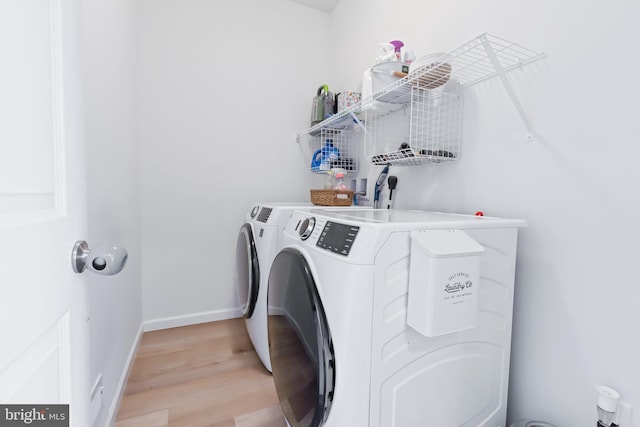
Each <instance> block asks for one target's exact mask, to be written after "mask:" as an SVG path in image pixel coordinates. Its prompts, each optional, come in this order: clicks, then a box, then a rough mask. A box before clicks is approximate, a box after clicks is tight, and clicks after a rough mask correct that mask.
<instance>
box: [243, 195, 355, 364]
mask: <svg viewBox="0 0 640 427" xmlns="http://www.w3.org/2000/svg"><path fill="white" fill-rule="evenodd" d="M313 206H314V205H312V204H311V203H309V202H255V203H252V204H251V206H250V208H249V212H248V213H247V215H246V217H245V223H244V224H243V225H242V227H241V228H240V231H239V233H238V242H237V246H236V289H237V295H238V302H239V304H240V308H241V311H242V315H243V316H244V318H245V323H246V325H247V330H248V332H249V337H250V338H251V342H252V344H253V346H254V348H255V350H256V353H258V356H259V357H260V360H261V361H262V363H263V364H264V366H265V368H267V370H269V372H271V361H270V360H269V341H268V334H267V292H266V290H267V283H268V279H269V269H270V267H271V263H272V262H273V259H274V258H275V256H276V255H277V254H278V250H279V249H280V247H281V246H282V232H283V230H284V228H285V226H286V225H287V222H288V221H289V217H290V216H291V213H292V212H293V211H294V210H296V209H305V208H308V209H310V208H312V207H313ZM326 209H328V210H334V209H346V208H345V207H327V208H326ZM351 209H358V208H357V207H351Z"/></svg>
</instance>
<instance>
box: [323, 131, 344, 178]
mask: <svg viewBox="0 0 640 427" xmlns="http://www.w3.org/2000/svg"><path fill="white" fill-rule="evenodd" d="M339 157H340V150H338V149H337V148H336V147H335V146H334V145H333V139H327V140H326V141H325V143H324V146H323V147H322V148H321V149H320V170H323V171H328V170H331V163H332V162H333V161H335V160H337V159H338V158H339Z"/></svg>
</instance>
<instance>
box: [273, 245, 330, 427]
mask: <svg viewBox="0 0 640 427" xmlns="http://www.w3.org/2000/svg"><path fill="white" fill-rule="evenodd" d="M269 292H270V293H269V299H270V303H269V305H270V307H269V317H268V326H269V347H270V349H269V351H270V355H271V367H272V369H273V380H274V382H275V386H276V391H277V393H278V398H279V399H280V405H281V406H282V410H283V412H284V414H285V416H286V417H287V420H288V422H289V424H290V425H291V426H293V427H317V426H321V425H322V424H323V422H324V421H325V420H326V418H327V415H328V414H329V410H330V408H331V401H332V398H333V391H334V380H335V362H334V354H333V344H332V342H331V335H330V333H329V327H328V324H327V320H326V317H325V312H324V309H323V307H322V301H321V300H320V297H319V295H318V291H317V289H316V284H315V281H314V279H313V274H312V273H311V270H310V269H309V265H308V263H307V261H306V260H305V258H304V256H303V255H302V254H301V253H300V252H298V251H296V250H295V249H291V248H286V249H283V250H282V251H281V252H280V253H279V254H278V255H277V256H276V258H275V260H274V261H273V264H272V265H271V272H270V274H269ZM273 292H277V293H278V294H280V295H274V293H273ZM276 300H277V301H281V303H280V304H281V305H282V306H281V307H272V306H271V301H276Z"/></svg>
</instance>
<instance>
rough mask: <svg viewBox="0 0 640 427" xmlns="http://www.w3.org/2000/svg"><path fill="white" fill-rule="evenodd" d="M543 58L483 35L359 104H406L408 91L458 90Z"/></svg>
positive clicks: (534, 52) (542, 54) (524, 49)
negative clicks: (450, 86)
mask: <svg viewBox="0 0 640 427" xmlns="http://www.w3.org/2000/svg"><path fill="white" fill-rule="evenodd" d="M543 57H544V53H541V52H536V51H534V50H531V49H528V48H526V47H523V46H521V45H519V44H517V43H513V42H510V41H508V40H505V39H502V38H500V37H496V36H493V35H491V34H488V33H484V34H482V35H480V36H478V37H476V38H475V39H473V40H471V41H469V42H467V43H465V44H464V45H463V46H460V47H459V48H457V49H455V50H452V51H451V52H449V53H445V54H442V55H441V56H440V57H435V58H433V60H432V61H431V62H430V63H428V64H425V65H423V66H421V67H420V68H417V69H416V70H415V71H412V72H411V73H410V74H409V75H408V76H406V77H404V78H402V79H399V80H397V81H396V82H394V83H392V84H390V85H389V86H387V87H385V88H384V89H382V90H381V91H379V92H377V93H374V94H373V95H372V96H371V97H370V98H368V99H365V100H363V101H362V103H363V104H366V103H367V102H370V101H374V100H377V101H384V102H391V103H407V102H410V101H411V88H412V87H421V88H425V89H435V88H438V87H440V86H442V85H444V84H445V83H448V82H451V83H453V84H455V85H457V86H458V87H460V88H465V87H470V86H473V85H475V84H478V83H481V82H483V81H485V80H488V79H491V78H493V77H496V76H500V75H501V74H503V73H506V72H509V71H512V70H514V69H516V68H519V67H522V66H523V65H526V64H529V63H531V62H533V61H536V60H538V59H541V58H543Z"/></svg>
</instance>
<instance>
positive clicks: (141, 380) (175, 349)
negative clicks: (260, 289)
mask: <svg viewBox="0 0 640 427" xmlns="http://www.w3.org/2000/svg"><path fill="white" fill-rule="evenodd" d="M134 426H135V427H165V426H166V427H168V426H172V427H173V426H176V427H178V426H179V427H205V426H207V427H285V426H286V424H285V422H284V418H283V416H282V412H281V410H280V405H279V403H278V399H277V396H276V391H275V388H274V385H273V379H272V377H271V374H269V372H268V371H267V370H266V369H265V368H264V367H263V366H262V364H261V362H260V359H259V358H258V355H257V354H256V352H255V350H254V349H253V346H252V345H251V341H250V339H249V335H248V334H247V330H246V328H245V324H244V320H243V319H231V320H223V321H220V322H212V323H204V324H200V325H194V326H185V327H182V328H174V329H166V330H163V331H154V332H147V333H145V334H144V335H143V337H142V341H141V343H140V347H139V348H138V353H137V354H136V357H135V360H134V363H133V366H132V368H131V372H130V374H129V378H128V381H127V386H126V389H125V393H124V396H123V398H122V402H121V404H120V408H119V411H118V415H117V418H116V423H115V426H114V427H134Z"/></svg>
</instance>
